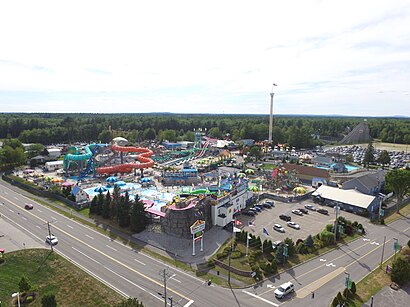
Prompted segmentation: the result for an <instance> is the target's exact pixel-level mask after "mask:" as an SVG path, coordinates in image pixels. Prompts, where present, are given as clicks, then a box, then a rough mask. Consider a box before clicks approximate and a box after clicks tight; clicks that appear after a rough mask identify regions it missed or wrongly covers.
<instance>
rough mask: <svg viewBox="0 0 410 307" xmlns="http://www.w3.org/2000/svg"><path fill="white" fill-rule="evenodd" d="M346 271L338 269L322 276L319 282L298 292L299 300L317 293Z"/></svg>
mask: <svg viewBox="0 0 410 307" xmlns="http://www.w3.org/2000/svg"><path fill="white" fill-rule="evenodd" d="M344 271H345V268H337V269H336V270H334V271H333V272H331V273H329V274H327V275H325V276H322V277H321V278H319V279H318V280H316V281H314V282H312V283H310V284H308V285H307V286H305V287H303V288H302V289H300V290H298V291H296V297H297V298H305V297H306V296H308V295H309V294H311V293H312V292H314V291H316V290H317V289H319V288H320V287H322V286H323V285H324V284H326V283H328V282H329V281H331V280H332V279H333V278H335V277H336V276H337V275H339V274H342V273H343V272H344Z"/></svg>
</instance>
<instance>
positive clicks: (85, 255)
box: [71, 246, 101, 265]
mask: <svg viewBox="0 0 410 307" xmlns="http://www.w3.org/2000/svg"><path fill="white" fill-rule="evenodd" d="M71 248H72V249H73V250H75V251H76V252H78V253H80V254H81V255H83V256H84V257H87V258H88V259H90V260H92V261H94V262H95V263H98V264H99V265H101V263H100V262H98V261H97V260H95V259H94V258H92V257H90V256H88V255H87V254H85V253H83V252H82V251H80V250H78V249H76V248H75V247H74V246H71Z"/></svg>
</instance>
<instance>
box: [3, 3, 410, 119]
mask: <svg viewBox="0 0 410 307" xmlns="http://www.w3.org/2000/svg"><path fill="white" fill-rule="evenodd" d="M273 84H276V85H277V86H273ZM271 92H273V93H274V98H273V102H274V114H312V115H353V116H398V115H400V116H410V1H409V0H405V1H401V0H397V1H396V0H392V1H386V0H383V1H378V0H370V1H367V0H360V1H357V0H354V1H350V0H347V1H346V0H345V1H314V0H303V1H292V0H287V1H277V0H270V1H257V0H255V1H241V0H236V1H230V0H222V1H221V0H218V1H213V0H207V1H194V0H190V1H178V0H173V1H169V0H167V1H156V0H150V1H135V0H134V1H125V0H117V1H104V0H98V1H92V0H87V1H84V0H82V1H76V0H70V1H55V0H53V1H41V0H36V1H32V0H31V1H7V0H0V112H50V113H63V112H64V113H89V112H91V113H150V112H173V113H215V114H269V108H270V93H271Z"/></svg>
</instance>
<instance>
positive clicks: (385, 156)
mask: <svg viewBox="0 0 410 307" xmlns="http://www.w3.org/2000/svg"><path fill="white" fill-rule="evenodd" d="M378 161H379V163H380V164H381V165H382V166H385V165H388V164H390V156H389V152H388V151H387V150H383V151H382V152H381V153H380V156H379V159H378Z"/></svg>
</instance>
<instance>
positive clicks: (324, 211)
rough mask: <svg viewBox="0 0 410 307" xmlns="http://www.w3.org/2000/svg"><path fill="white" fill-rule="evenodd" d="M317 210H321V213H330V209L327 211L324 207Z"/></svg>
mask: <svg viewBox="0 0 410 307" xmlns="http://www.w3.org/2000/svg"><path fill="white" fill-rule="evenodd" d="M316 211H317V212H319V213H321V214H325V215H328V214H329V211H327V210H326V209H322V208H320V209H317V210H316Z"/></svg>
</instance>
